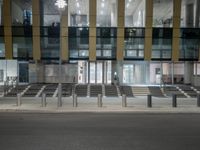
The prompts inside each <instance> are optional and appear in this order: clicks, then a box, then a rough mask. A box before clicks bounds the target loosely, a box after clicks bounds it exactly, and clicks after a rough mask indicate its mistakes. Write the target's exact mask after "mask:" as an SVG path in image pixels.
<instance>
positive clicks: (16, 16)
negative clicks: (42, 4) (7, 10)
mask: <svg viewBox="0 0 200 150" xmlns="http://www.w3.org/2000/svg"><path fill="white" fill-rule="evenodd" d="M11 2H12V5H11V6H12V8H11V9H12V24H13V26H27V25H32V0H12V1H11Z"/></svg>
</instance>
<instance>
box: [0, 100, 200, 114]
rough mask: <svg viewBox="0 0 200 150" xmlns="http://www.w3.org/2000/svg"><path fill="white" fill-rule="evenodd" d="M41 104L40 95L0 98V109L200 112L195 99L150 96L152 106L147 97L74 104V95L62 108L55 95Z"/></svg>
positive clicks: (40, 111) (9, 110)
mask: <svg viewBox="0 0 200 150" xmlns="http://www.w3.org/2000/svg"><path fill="white" fill-rule="evenodd" d="M46 101H47V105H46V107H42V104H41V98H22V104H21V105H20V106H17V104H16V103H17V98H1V99H0V112H33V113H34V112H38V113H65V112H124V113H126V112H135V113H200V107H197V99H196V98H177V107H176V108H175V107H172V98H156V97H152V108H148V107H147V98H146V97H135V98H127V107H122V98H121V97H118V98H108V97H103V100H102V101H103V106H102V107H98V105H97V98H87V97H83V98H81V97H78V106H77V107H73V98H72V97H69V98H63V99H62V107H57V98H47V100H46Z"/></svg>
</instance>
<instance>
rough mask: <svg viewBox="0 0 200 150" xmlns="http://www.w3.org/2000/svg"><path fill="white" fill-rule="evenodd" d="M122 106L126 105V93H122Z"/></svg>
mask: <svg viewBox="0 0 200 150" xmlns="http://www.w3.org/2000/svg"><path fill="white" fill-rule="evenodd" d="M122 107H127V100H126V95H125V94H123V95H122Z"/></svg>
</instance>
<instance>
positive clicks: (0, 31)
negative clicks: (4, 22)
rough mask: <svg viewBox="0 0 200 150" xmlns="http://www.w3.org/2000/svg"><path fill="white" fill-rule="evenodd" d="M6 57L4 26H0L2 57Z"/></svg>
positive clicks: (0, 50)
mask: <svg viewBox="0 0 200 150" xmlns="http://www.w3.org/2000/svg"><path fill="white" fill-rule="evenodd" d="M4 57H5V42H4V28H3V27H2V26H1V27H0V58H4Z"/></svg>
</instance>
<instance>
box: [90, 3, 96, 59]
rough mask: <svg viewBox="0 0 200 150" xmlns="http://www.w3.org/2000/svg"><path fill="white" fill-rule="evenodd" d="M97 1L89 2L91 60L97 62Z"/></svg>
mask: <svg viewBox="0 0 200 150" xmlns="http://www.w3.org/2000/svg"><path fill="white" fill-rule="evenodd" d="M96 3H97V0H89V19H90V28H89V60H90V61H95V60H96V15H97V5H96Z"/></svg>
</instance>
